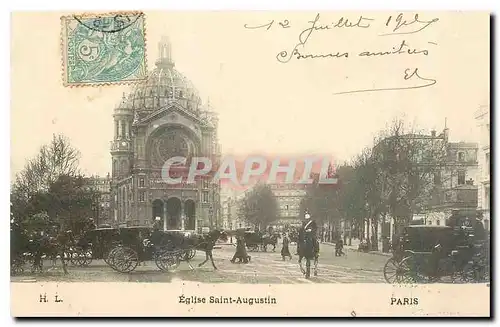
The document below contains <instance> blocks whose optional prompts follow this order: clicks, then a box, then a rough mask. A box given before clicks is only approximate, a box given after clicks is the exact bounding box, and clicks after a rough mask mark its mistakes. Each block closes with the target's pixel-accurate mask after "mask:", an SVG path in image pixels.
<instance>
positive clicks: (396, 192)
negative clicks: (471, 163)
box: [373, 119, 447, 232]
mask: <svg viewBox="0 0 500 327" xmlns="http://www.w3.org/2000/svg"><path fill="white" fill-rule="evenodd" d="M446 158H447V138H446V136H445V135H444V133H443V134H440V135H435V134H431V135H429V134H425V133H424V132H423V131H422V130H419V129H417V128H415V126H406V124H405V123H404V121H403V120H402V119H395V120H394V121H393V122H392V124H391V125H390V126H389V127H388V128H387V130H386V131H384V132H383V133H381V136H380V138H379V141H378V143H377V144H376V145H375V147H374V149H373V161H374V162H375V166H376V167H377V168H378V169H379V170H380V174H378V177H377V182H376V183H377V185H378V186H377V187H379V188H380V190H381V195H382V198H383V201H384V202H385V203H386V207H387V209H388V211H389V213H390V214H391V216H392V217H393V218H394V219H395V220H396V222H397V226H398V227H399V226H401V225H407V224H408V223H409V221H410V220H411V218H412V217H413V214H415V213H417V212H420V211H422V210H424V209H425V208H426V206H427V204H428V203H429V201H430V199H431V196H432V193H433V190H434V187H435V184H436V180H437V177H438V176H441V172H442V171H443V169H444V168H445V166H446ZM397 229H398V228H397ZM397 232H399V230H397Z"/></svg>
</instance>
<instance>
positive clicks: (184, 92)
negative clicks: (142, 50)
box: [126, 38, 201, 112]
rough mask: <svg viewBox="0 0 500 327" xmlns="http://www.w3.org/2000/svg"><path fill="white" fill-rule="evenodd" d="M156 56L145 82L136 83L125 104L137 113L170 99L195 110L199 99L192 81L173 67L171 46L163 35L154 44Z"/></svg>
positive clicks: (166, 102)
mask: <svg viewBox="0 0 500 327" xmlns="http://www.w3.org/2000/svg"><path fill="white" fill-rule="evenodd" d="M158 48H159V54H160V56H159V58H158V59H157V60H156V62H155V64H156V67H155V69H154V70H153V71H152V72H151V73H150V74H149V76H148V77H147V79H146V80H145V81H142V82H139V84H137V85H136V86H135V87H134V88H133V90H132V92H131V93H130V94H129V96H128V97H127V101H126V107H127V108H128V109H129V110H134V111H138V112H148V111H154V110H157V109H159V108H162V107H165V106H166V105H167V104H168V103H170V102H174V101H175V102H177V103H179V104H180V105H181V106H182V107H184V109H187V110H190V111H193V112H199V109H200V106H201V98H200V96H199V94H198V91H197V90H196V88H195V87H194V85H193V83H191V81H190V80H189V79H187V78H186V77H185V76H184V75H183V74H181V73H180V72H179V71H177V70H176V69H175V64H174V62H173V61H172V57H171V46H170V43H169V42H168V40H167V39H166V38H163V39H162V41H161V42H160V43H159V45H158Z"/></svg>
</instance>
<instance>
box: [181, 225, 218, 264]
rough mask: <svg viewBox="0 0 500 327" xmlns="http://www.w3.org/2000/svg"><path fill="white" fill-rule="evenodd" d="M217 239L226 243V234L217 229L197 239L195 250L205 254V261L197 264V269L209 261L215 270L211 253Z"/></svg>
mask: <svg viewBox="0 0 500 327" xmlns="http://www.w3.org/2000/svg"><path fill="white" fill-rule="evenodd" d="M219 239H220V240H222V241H223V242H226V241H227V233H226V232H224V231H220V230H218V229H214V230H212V231H210V233H208V234H207V235H203V236H201V237H200V238H198V243H197V244H195V248H196V249H197V250H200V251H204V252H205V261H203V262H201V263H199V264H198V267H201V266H203V265H204V264H205V263H206V262H207V261H208V260H209V259H210V261H211V262H212V266H213V267H214V269H215V270H217V267H216V266H215V263H214V258H213V255H212V252H213V249H214V246H215V243H216V242H217V241H218V240H219ZM186 261H187V262H188V264H189V260H186ZM189 265H190V264H189ZM190 266H191V265H190ZM191 268H192V267H191Z"/></svg>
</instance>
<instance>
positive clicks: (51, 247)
mask: <svg viewBox="0 0 500 327" xmlns="http://www.w3.org/2000/svg"><path fill="white" fill-rule="evenodd" d="M74 243H75V240H74V237H73V233H72V232H71V231H67V232H61V233H59V234H58V235H57V236H56V237H49V236H41V237H38V238H36V239H32V240H30V244H31V246H30V248H31V249H32V253H33V267H32V272H36V271H37V270H38V271H39V272H40V273H41V272H43V258H44V257H45V256H47V257H50V258H51V259H52V265H53V266H55V264H56V262H57V257H59V258H60V259H61V263H62V267H63V271H64V274H68V269H67V264H66V258H65V254H66V253H67V250H68V249H69V248H70V247H71V245H72V244H74Z"/></svg>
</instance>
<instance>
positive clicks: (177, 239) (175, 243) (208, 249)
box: [157, 229, 227, 270]
mask: <svg viewBox="0 0 500 327" xmlns="http://www.w3.org/2000/svg"><path fill="white" fill-rule="evenodd" d="M219 239H220V240H222V241H223V242H225V241H227V233H226V232H224V231H220V230H218V229H214V230H212V231H210V232H209V233H208V234H206V235H195V236H194V237H190V238H186V237H185V236H184V235H181V234H179V235H168V239H167V240H165V239H164V240H163V243H166V246H165V248H166V249H168V250H170V251H172V250H174V251H175V249H178V248H181V249H182V250H184V251H183V254H182V255H181V256H179V257H178V260H182V261H186V262H187V264H188V265H189V267H190V268H191V269H194V268H193V266H192V265H191V262H190V260H191V259H192V256H191V251H188V250H191V249H194V250H200V251H203V252H205V260H204V261H203V262H201V263H200V264H198V267H201V266H203V265H204V264H205V263H206V262H207V261H208V260H210V261H211V263H212V266H213V267H214V269H215V270H217V267H216V266H215V263H214V259H213V253H212V252H213V249H214V246H215V243H216V242H217V241H218V240H219ZM157 243H160V241H157ZM160 247H161V245H160Z"/></svg>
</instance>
